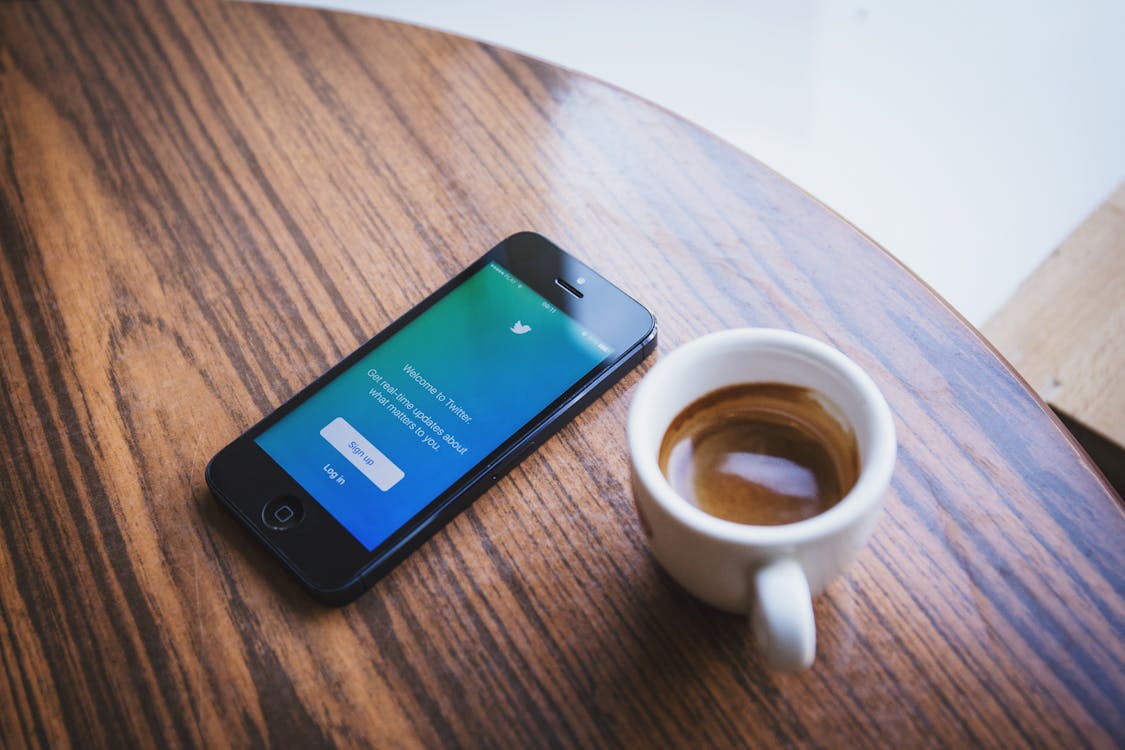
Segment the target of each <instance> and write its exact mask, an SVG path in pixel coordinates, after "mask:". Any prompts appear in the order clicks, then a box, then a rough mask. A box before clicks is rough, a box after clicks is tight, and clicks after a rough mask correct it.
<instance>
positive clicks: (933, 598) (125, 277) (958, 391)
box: [0, 0, 1125, 747]
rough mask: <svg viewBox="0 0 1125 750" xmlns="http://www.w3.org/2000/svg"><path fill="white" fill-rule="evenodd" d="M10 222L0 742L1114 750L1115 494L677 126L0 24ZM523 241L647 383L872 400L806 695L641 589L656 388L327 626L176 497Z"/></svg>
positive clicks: (628, 110)
mask: <svg viewBox="0 0 1125 750" xmlns="http://www.w3.org/2000/svg"><path fill="white" fill-rule="evenodd" d="M673 52H674V51H673ZM903 189H904V190H909V189H910V187H909V178H908V176H904V183H903ZM0 212H2V213H0V243H2V247H3V256H2V259H0V498H2V513H3V519H2V531H0V665H2V670H3V678H2V679H0V745H2V746H5V747H16V746H20V745H24V744H29V745H46V746H51V747H62V746H65V745H68V744H71V745H78V746H82V747H93V746H128V745H141V746H155V747H166V746H173V745H203V746H208V747H219V746H223V745H225V744H227V743H231V744H234V745H239V746H242V745H258V744H264V743H271V744H275V745H279V746H284V747H297V746H315V745H322V744H326V743H329V742H333V743H339V744H343V745H358V746H364V745H372V746H377V747H399V746H424V747H437V746H472V747H504V746H507V747H538V746H543V745H567V746H580V747H599V746H628V747H644V746H647V745H650V744H651V745H657V746H668V745H674V746H691V747H697V746H704V745H716V746H723V745H734V746H739V745H741V746H761V745H775V744H796V745H807V746H838V747H855V746H865V745H888V746H895V747H904V746H919V745H944V746H953V747H964V746H967V745H989V746H997V747H1014V746H1022V745H1028V746H1053V747H1077V746H1083V745H1092V746H1101V747H1114V746H1116V747H1121V746H1122V744H1123V743H1125V718H1123V713H1122V709H1123V706H1125V648H1123V645H1122V634H1123V630H1125V595H1123V591H1125V581H1123V577H1125V551H1123V550H1125V520H1123V515H1122V506H1121V505H1120V504H1119V500H1118V498H1116V496H1114V495H1113V494H1112V493H1111V492H1110V491H1109V490H1108V489H1107V487H1106V486H1105V484H1104V483H1103V481H1102V480H1101V478H1100V477H1099V475H1097V473H1096V472H1095V471H1094V470H1093V469H1091V467H1090V464H1089V463H1088V462H1087V460H1086V458H1085V456H1084V455H1083V454H1082V453H1080V451H1079V450H1077V449H1076V447H1075V445H1074V443H1073V442H1072V441H1071V440H1070V439H1068V437H1067V436H1066V434H1065V433H1064V432H1063V431H1062V430H1061V429H1060V428H1059V425H1058V423H1057V422H1056V421H1055V419H1054V418H1053V417H1052V416H1051V415H1050V413H1049V412H1048V411H1047V410H1045V409H1044V407H1043V404H1042V403H1041V402H1040V401H1039V400H1038V399H1037V398H1036V397H1035V396H1033V395H1032V394H1031V393H1030V392H1029V391H1028V389H1027V388H1026V387H1025V385H1024V384H1023V383H1022V382H1021V381H1020V380H1019V379H1018V378H1017V377H1016V376H1015V375H1014V374H1013V372H1012V370H1011V369H1010V368H1009V367H1008V366H1007V364H1005V363H1004V362H1003V361H1002V360H1001V359H1000V358H999V357H998V356H997V355H996V353H995V352H994V351H993V350H992V349H991V348H990V347H989V346H988V345H987V344H986V343H985V342H984V341H982V340H981V338H980V337H979V336H978V334H977V333H976V332H975V331H974V330H973V329H972V328H971V327H970V326H968V325H967V324H966V323H965V322H964V321H963V320H962V319H961V318H960V317H958V316H957V315H956V314H955V313H954V312H952V311H951V310H950V309H949V308H948V307H947V306H946V305H945V303H944V302H942V301H941V300H940V299H938V298H937V297H936V296H935V295H934V294H933V293H932V292H931V291H930V290H929V289H927V288H926V287H925V286H924V285H923V284H921V283H919V281H918V280H917V279H916V278H914V277H913V276H912V275H911V274H910V273H909V272H907V271H906V270H904V269H903V268H902V267H901V266H900V265H899V264H897V263H896V262H895V261H894V260H893V259H891V258H890V257H889V256H888V255H886V254H885V253H884V252H883V251H882V250H881V249H880V248H879V247H877V246H876V245H875V244H874V243H873V242H872V241H871V240H870V239H868V238H867V237H864V236H863V235H862V234H861V233H859V232H858V231H856V230H855V229H854V228H853V227H851V226H849V225H848V224H847V223H846V222H844V221H843V220H841V219H840V217H838V216H836V215H835V214H833V213H832V212H831V211H829V210H828V209H826V208H825V207H824V206H822V205H820V204H819V203H817V202H816V201H815V200H814V199H812V198H810V197H809V196H807V195H805V194H804V193H802V192H801V191H800V190H799V189H797V188H796V187H794V186H793V185H792V184H790V183H788V182H786V180H785V179H784V178H782V177H779V176H778V175H776V174H774V173H773V172H771V171H770V170H769V169H767V168H765V167H763V166H762V165H761V164H759V163H758V162H756V161H754V160H753V159H751V158H749V157H747V156H745V155H743V154H741V153H739V152H738V151H736V150H734V149H733V148H731V147H730V146H728V145H726V144H724V143H722V142H720V141H718V140H717V139H716V138H714V137H712V136H711V135H709V134H707V133H705V132H702V131H701V130H699V129H698V128H696V127H694V126H692V125H691V124H689V123H686V122H683V121H682V120H680V119H678V118H676V117H674V116H672V115H670V114H669V113H667V112H664V111H662V110H660V109H658V108H656V107H653V106H651V105H649V104H647V103H645V102H643V101H639V100H637V99H636V98H634V97H632V96H630V95H628V94H626V93H623V92H621V91H618V90H616V89H613V88H611V87H609V86H605V85H603V84H600V83H597V82H595V81H591V80H588V79H586V78H583V77H581V76H578V75H574V74H572V73H569V72H566V71H563V70H559V69H558V68H554V67H552V66H549V65H546V64H543V63H539V62H535V61H533V60H529V59H526V58H524V57H520V56H519V55H515V54H512V53H509V52H504V51H501V50H497V49H494V48H492V47H489V46H487V45H483V44H477V43H474V42H471V41H466V40H463V39H459V38H455V37H452V36H448V35H445V34H440V33H435V32H432V31H425V30H421V29H417V28H412V27H409V26H403V25H399V24H395V23H389V22H385V21H379V20H372V19H364V18H359V17H354V16H349V15H341V14H333V13H324V12H314V11H309V10H298V9H291V8H280V7H271V6H259V5H245V4H241V3H232V4H225V3H222V4H221V3H218V2H214V1H213V0H205V1H201V2H199V3H196V4H192V5H184V4H179V3H174V4H170V5H164V4H159V3H156V2H151V1H146V2H142V3H140V4H139V7H137V5H135V4H134V3H131V2H128V3H126V2H122V3H117V4H113V3H100V2H99V3H79V2H72V3H66V4H64V3H55V2H50V1H49V0H43V2H4V3H0ZM522 229H534V230H538V231H540V232H542V233H544V234H546V235H547V236H549V237H552V238H554V239H555V240H556V241H558V242H559V243H560V244H562V245H564V246H565V247H567V248H569V249H570V250H571V251H573V252H574V253H576V254H577V255H579V256H581V257H583V258H585V259H586V260H588V261H590V262H592V263H593V264H595V265H596V266H597V267H598V268H599V269H601V270H602V271H603V272H604V273H605V274H606V275H607V276H609V277H610V278H611V279H612V280H614V281H616V282H617V283H618V284H620V285H621V286H622V287H624V288H625V289H627V290H628V291H630V292H631V293H632V294H634V295H635V296H636V297H637V298H638V299H640V300H642V301H643V302H645V303H646V304H647V305H648V306H649V307H651V308H652V309H653V310H654V312H655V313H656V315H657V317H658V318H659V320H660V324H661V330H662V344H661V347H662V349H663V350H664V351H668V350H669V349H671V348H673V347H675V346H676V345H678V344H681V343H683V342H685V341H688V340H689V339H692V338H694V337H696V336H699V335H700V334H702V333H705V332H707V331H713V330H716V329H721V328H727V327H732V326H745V325H769V326H779V327H783V328H789V329H795V330H798V331H801V332H804V333H807V334H811V335H813V336H816V337H818V338H821V339H824V340H827V341H829V342H831V343H832V344H834V345H836V346H837V347H839V348H841V349H843V350H844V351H845V352H847V353H848V354H849V355H850V356H852V357H853V358H855V359H856V360H857V361H858V362H859V363H860V364H861V365H862V366H864V367H865V368H866V369H867V370H868V371H869V372H871V374H872V375H873V376H874V377H875V379H876V380H877V381H878V382H879V384H880V386H881V387H882V388H883V390H884V392H885V393H886V395H887V398H888V400H889V401H890V403H891V406H892V409H893V410H894V412H895V416H896V420H897V427H898V430H899V435H900V440H901V450H900V458H899V463H898V466H897V469H896V473H895V478H894V485H893V489H892V492H891V495H890V497H889V500H888V507H887V513H886V515H885V516H884V518H883V520H882V522H881V524H880V526H879V528H878V530H877V532H876V534H875V537H874V539H873V542H872V544H871V545H870V546H869V547H868V548H867V549H866V550H865V551H864V552H863V553H862V554H861V556H860V557H859V559H858V561H857V563H856V564H855V566H854V567H853V568H852V569H851V570H850V572H849V573H848V575H846V576H845V577H844V578H842V579H841V580H838V581H837V582H836V583H835V584H833V585H832V586H831V587H830V588H829V590H828V591H827V592H826V593H825V594H824V595H823V596H821V597H819V598H818V599H817V601H816V616H817V620H818V627H819V653H818V657H817V662H816V665H815V666H814V668H813V669H812V670H810V671H808V672H805V673H802V674H798V675H774V674H769V673H767V672H764V671H763V670H762V669H761V667H760V664H759V662H758V660H757V657H756V656H755V654H754V649H753V646H752V643H751V639H750V637H749V635H748V632H747V628H746V625H745V623H744V621H743V620H742V618H739V617H736V616H732V615H726V614H722V613H719V612H716V611H713V610H711V609H708V608H707V607H705V606H703V605H701V604H698V603H697V602H695V601H694V600H693V599H691V598H690V597H689V596H687V595H686V594H685V593H683V592H682V591H680V590H679V589H677V587H676V586H675V585H673V584H672V583H671V582H670V581H669V579H668V578H667V577H666V576H664V575H663V574H662V573H661V572H660V570H659V569H658V568H657V566H656V564H655V563H654V561H653V560H652V558H651V557H650V555H649V554H648V552H647V550H646V547H645V543H644V538H643V535H642V533H641V530H640V528H639V527H638V524H637V521H636V519H635V518H634V515H633V511H632V508H631V499H630V496H629V488H628V486H627V471H626V449H625V439H624V422H625V414H626V409H627V406H628V401H629V396H630V393H631V391H632V389H633V388H634V387H635V385H636V383H637V380H638V378H639V377H640V374H641V372H643V371H644V369H645V367H642V368H641V372H637V373H634V374H632V375H630V376H628V377H627V378H625V380H624V381H622V382H621V383H620V384H619V385H618V386H617V387H615V388H614V389H613V390H612V391H611V392H610V393H609V394H608V395H606V396H605V397H604V398H602V399H601V400H600V401H599V402H598V403H596V404H595V405H594V406H592V407H591V408H590V409H588V410H587V411H586V412H585V413H584V414H583V415H582V416H580V417H579V418H578V419H577V420H576V421H575V422H574V423H573V424H572V425H570V426H568V427H567V428H565V429H564V430H563V431H562V432H561V433H560V435H559V436H558V437H555V438H553V439H552V440H550V441H549V442H548V443H547V444H546V445H544V446H543V447H542V448H540V449H539V450H538V452H537V453H536V454H534V455H533V456H532V457H531V458H529V459H528V460H527V461H526V462H524V464H523V465H522V466H520V467H519V468H517V469H516V470H514V471H513V472H512V473H511V474H510V475H509V476H508V477H507V478H506V479H504V480H503V481H501V482H500V483H499V485H498V486H497V487H495V488H494V489H493V490H491V491H490V492H488V493H487V494H486V495H485V496H484V497H483V498H482V499H481V500H479V501H478V502H477V503H476V505H475V506H473V508H472V509H471V510H470V511H469V512H467V513H466V514H464V515H463V516H461V517H460V518H458V519H457V520H456V521H454V522H453V523H452V524H451V525H450V526H449V527H448V528H447V529H446V530H444V531H443V532H441V533H440V534H439V535H438V536H436V537H435V538H434V539H433V540H432V541H431V542H430V543H428V544H427V545H426V546H425V547H424V548H423V549H421V550H420V551H419V552H418V553H416V554H415V555H414V556H412V557H411V558H410V559H409V560H408V561H407V562H406V563H405V564H403V565H402V566H400V567H399V568H398V569H397V570H396V571H395V572H394V573H393V574H392V575H391V576H390V577H388V578H387V579H385V580H384V581H382V582H381V583H380V584H379V585H378V586H377V587H376V588H375V589H374V590H373V591H371V592H369V593H368V594H367V595H365V596H364V597H363V598H362V599H361V600H359V601H358V602H357V603H356V604H354V605H352V606H349V607H347V608H344V609H339V610H334V609H325V608H322V607H321V606H319V605H317V604H315V603H313V602H312V601H311V600H310V599H308V598H307V597H306V596H305V595H304V594H303V593H302V592H301V591H300V590H298V589H297V587H296V586H295V584H293V583H291V582H289V581H288V580H287V579H285V578H284V577H282V576H281V575H280V574H279V568H278V567H277V566H276V565H275V564H274V563H273V562H272V561H271V560H270V559H269V558H268V557H267V555H266V554H265V553H264V552H262V551H261V550H259V549H258V548H257V547H255V546H254V545H253V544H252V543H251V541H250V540H249V538H248V537H247V535H246V534H244V533H243V532H242V530H241V529H240V528H239V527H237V526H236V525H235V523H234V522H233V521H232V520H231V519H230V518H228V517H227V516H226V515H225V514H224V513H223V512H222V511H220V509H219V508H218V506H217V505H216V504H215V503H214V501H213V500H212V499H211V498H210V497H209V495H208V492H207V489H206V487H205V485H204V481H203V468H204V465H205V463H206V462H207V460H208V458H209V457H210V456H211V455H212V454H213V453H214V452H215V451H216V450H218V449H219V448H220V447H221V446H222V445H224V444H225V443H226V442H227V441H229V440H230V439H231V438H233V437H234V436H235V435H237V434H238V433H239V432H240V431H241V430H243V429H244V428H246V427H247V426H249V425H250V424H252V423H253V422H255V421H256V420H257V419H258V418H259V417H261V416H262V415H263V414H264V413H266V412H268V411H270V410H271V409H272V408H273V407H274V406H275V405H277V404H278V403H280V402H281V401H283V400H284V399H285V398H286V397H287V396H289V395H290V394H292V393H293V392H294V391H295V390H296V389H297V388H298V387H300V386H301V385H303V384H304V383H306V382H307V381H309V380H310V379H311V378H312V377H314V376H315V375H317V374H318V373H320V372H321V371H322V370H324V369H325V368H326V367H327V366H328V365H330V364H332V363H333V362H335V361H336V360H337V358H339V357H340V356H341V355H343V354H344V353H346V352H348V351H350V350H351V349H352V348H354V347H355V346H356V345H358V344H359V343H360V342H362V341H364V340H365V339H366V338H367V337H368V336H369V335H370V334H372V333H374V332H375V331H377V330H379V329H380V328H382V327H383V326H384V325H385V324H387V323H389V322H390V321H391V320H393V319H394V318H395V317H396V316H398V315H399V314H401V313H402V312H404V311H405V310H407V309H408V308H409V307H410V306H411V304H412V303H413V302H415V301H417V300H418V299H420V298H421V297H422V296H423V295H424V294H426V293H427V292H428V291H430V290H432V289H434V288H436V287H437V286H438V285H439V284H440V283H441V282H442V281H444V280H445V279H446V278H448V277H449V276H450V275H452V274H453V273H454V272H455V271H457V270H458V269H459V268H461V267H462V266H463V265H464V264H465V263H467V262H468V261H470V260H472V259H473V258H475V257H476V256H477V255H478V254H480V253H481V252H483V251H484V250H486V249H487V248H488V247H490V246H491V245H492V244H493V243H494V241H496V240H497V239H499V238H501V237H503V236H505V235H507V234H510V233H512V232H515V231H517V230H522Z"/></svg>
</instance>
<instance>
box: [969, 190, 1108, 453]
mask: <svg viewBox="0 0 1125 750" xmlns="http://www.w3.org/2000/svg"><path fill="white" fill-rule="evenodd" d="M982 331H983V332H984V334H985V335H986V336H987V337H988V339H989V341H991V342H992V343H993V344H995V345H996V348H997V349H999V350H1000V351H1001V352H1002V353H1003V354H1004V356H1005V357H1007V359H1008V361H1009V362H1011V363H1012V365H1013V366H1014V367H1015V368H1016V369H1017V370H1018V371H1019V373H1020V374H1021V375H1022V376H1023V377H1024V378H1025V379H1026V380H1027V382H1028V383H1029V384H1030V385H1031V387H1032V388H1034V389H1035V391H1036V392H1037V393H1038V394H1039V395H1040V396H1042V397H1043V398H1044V399H1045V400H1046V401H1047V402H1048V403H1050V404H1051V405H1052V406H1054V407H1055V408H1056V409H1059V410H1060V411H1062V412H1063V413H1065V414H1067V415H1069V416H1070V417H1073V418H1074V419H1077V420H1078V421H1079V422H1081V423H1082V424H1084V425H1086V426H1087V427H1089V428H1090V429H1092V430H1095V431H1096V432H1098V433H1099V434H1101V435H1104V436H1105V437H1106V438H1108V439H1110V440H1112V441H1113V442H1115V443H1116V444H1117V445H1118V446H1119V447H1121V448H1125V388H1122V387H1121V385H1120V382H1121V377H1122V376H1121V374H1122V372H1125V345H1123V344H1125V185H1121V186H1120V187H1118V188H1117V190H1116V191H1115V192H1114V193H1113V195H1111V196H1110V197H1109V199H1108V200H1106V202H1105V203H1103V204H1102V205H1101V206H1099V207H1098V209H1097V210H1096V211H1094V213H1093V214H1091V215H1090V217H1089V218H1087V219H1086V220H1085V221H1084V222H1082V224H1081V225H1079V227H1078V228H1077V229H1076V230H1074V233H1073V234H1071V235H1070V237H1068V238H1067V239H1066V241H1065V242H1063V244H1062V245H1060V246H1059V248H1058V249H1057V250H1055V252H1053V253H1051V256H1050V257H1049V258H1047V260H1045V261H1043V263H1042V264H1041V265H1040V266H1039V267H1038V268H1036V269H1035V272H1034V273H1033V274H1031V276H1030V277H1029V278H1028V279H1027V280H1026V281H1024V283H1023V284H1021V285H1020V288H1019V289H1018V290H1017V291H1016V293H1015V294H1014V295H1012V299H1010V300H1008V302H1006V303H1005V304H1004V306H1003V307H1002V308H1000V310H998V311H997V313H996V314H995V315H993V316H992V318H990V319H989V321H988V323H986V324H985V326H984V328H983V329H982Z"/></svg>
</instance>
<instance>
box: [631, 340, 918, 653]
mask: <svg viewBox="0 0 1125 750" xmlns="http://www.w3.org/2000/svg"><path fill="white" fill-rule="evenodd" d="M767 382H773V383H788V384H791V385H797V386H803V387H806V388H808V389H810V390H811V391H813V392H814V393H816V394H819V395H820V396H821V397H822V398H823V399H826V400H827V401H828V402H829V403H830V404H831V405H834V406H835V409H830V410H831V411H834V412H836V413H839V414H842V415H843V417H844V419H845V420H846V421H847V422H848V424H849V425H850V426H851V429H852V431H853V433H854V435H855V437H856V441H857V444H858V448H859V459H860V473H859V479H858V480H857V481H856V484H855V486H854V487H853V488H852V489H851V491H850V492H848V494H847V495H845V496H844V498H843V499H841V500H840V501H839V502H838V503H836V504H835V505H834V506H832V507H831V508H829V509H828V510H826V511H824V512H823V513H820V514H819V515H816V516H813V517H812V518H808V519H805V520H803V521H798V522H796V523H790V524H784V525H780V526H750V525H746V524H740V523H734V522H732V521H727V520H723V519H721V518H717V517H715V516H712V515H709V514H707V513H705V512H704V511H702V510H700V509H699V508H698V507H696V506H695V505H693V504H692V503H690V502H689V501H687V500H685V499H684V498H682V497H680V496H679V495H678V494H677V493H676V491H675V490H674V489H673V488H672V485H671V484H669V482H668V480H667V479H666V478H665V476H664V474H663V473H662V472H661V471H660V466H659V464H658V461H657V457H658V453H659V451H660V444H661V441H662V440H663V438H664V434H665V432H666V431H667V429H668V426H669V425H670V424H671V422H672V420H673V419H674V418H675V417H676V415H677V414H679V413H680V411H681V410H683V409H684V407H686V406H688V405H689V404H691V403H692V402H694V401H695V400H696V399H698V398H700V397H701V396H704V395H706V394H708V393H710V392H712V391H714V390H717V389H719V388H722V387H725V386H730V385H737V384H740V383H767ZM629 451H630V454H631V458H632V467H633V495H634V498H635V499H636V504H637V512H638V514H639V515H640V519H641V524H642V526H643V527H644V529H645V533H646V534H647V535H648V536H649V541H650V544H651V546H652V551H653V554H654V555H655V557H656V559H657V560H658V561H659V563H660V565H661V566H662V567H663V568H664V569H665V570H666V571H667V572H668V573H669V574H670V575H671V576H672V577H673V578H674V579H675V580H676V581H677V582H679V583H680V584H681V585H682V586H683V587H684V588H685V589H687V590H688V591H689V592H690V593H692V594H694V595H695V596H696V597H698V598H699V599H702V600H703V601H704V602H707V603H708V604H710V605H712V606H714V607H718V608H720V609H724V610H727V611H730V612H741V613H748V614H749V615H750V620H751V625H752V627H753V631H754V634H755V636H756V638H757V641H758V645H759V646H760V649H761V652H762V656H763V658H764V661H765V663H766V664H767V665H768V666H770V667H772V668H774V669H781V670H798V669H804V668H806V667H808V666H810V665H811V664H812V661H813V658H814V656H815V654H816V628H815V623H814V621H813V610H812V595H813V594H816V593H819V592H820V591H821V590H823V589H824V587H825V586H827V585H828V583H829V582H830V581H831V580H832V579H833V578H835V577H836V576H837V575H838V574H840V573H841V572H842V571H843V570H844V568H845V567H847V565H848V564H849V563H850V562H851V561H852V559H853V558H854V557H855V555H856V553H857V552H858V551H859V550H860V548H861V547H863V545H864V544H865V543H866V541H867V539H868V537H869V536H870V535H871V532H872V530H873V529H874V526H875V522H876V520H877V519H878V516H879V512H880V510H881V509H882V506H883V498H884V496H885V494H886V491H887V487H888V485H889V484H890V480H891V472H892V470H893V468H894V462H895V452H896V444H895V431H894V422H893V420H892V417H891V411H890V408H889V407H888V406H887V402H886V400H885V399H884V398H883V395H882V394H881V393H880V392H879V389H878V388H876V386H875V383H874V382H872V380H871V378H870V377H869V376H868V375H867V373H865V372H864V371H863V370H862V369H860V368H859V366H858V365H856V364H855V363H854V362H852V361H851V360H850V359H848V358H847V357H846V356H844V355H843V354H842V353H840V352H839V351H837V350H836V349H833V348H832V347H830V346H828V345H827V344H823V343H821V342H819V341H816V340H814V339H811V338H808V337H807V336H802V335H800V334H797V333H792V332H789V331H779V330H772V329H765V328H742V329H735V330H728V331H721V332H719V333H713V334H710V335H708V336H704V337H702V338H700V339H696V340H695V341H692V342H690V343H688V344H686V345H684V346H682V347H680V348H679V349H677V350H675V351H674V352H672V353H671V354H669V355H668V356H666V357H664V358H663V359H661V360H660V361H659V362H657V363H656V365H655V366H654V367H653V368H652V369H651V370H650V371H649V372H648V374H647V375H645V377H644V379H643V380H642V381H641V384H640V386H639V387H638V388H637V392H636V395H635V396H634V397H633V403H632V405H631V407H630V410H629Z"/></svg>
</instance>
